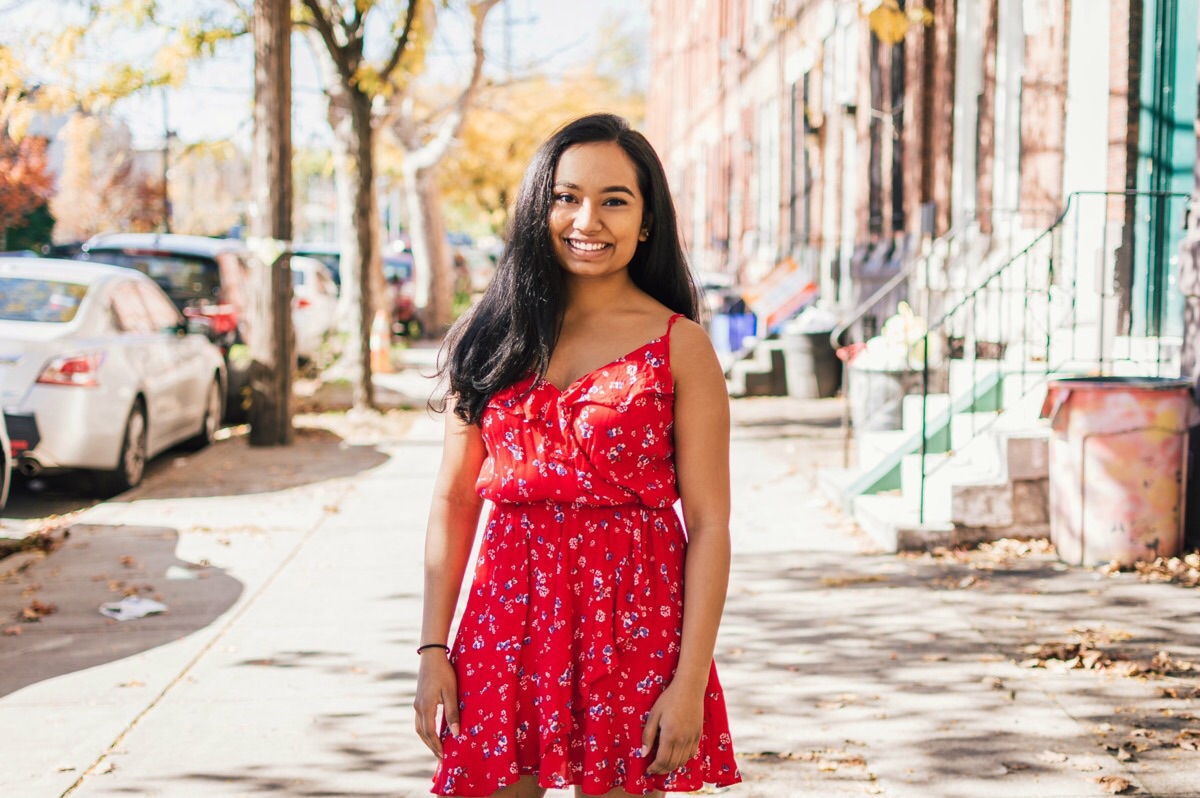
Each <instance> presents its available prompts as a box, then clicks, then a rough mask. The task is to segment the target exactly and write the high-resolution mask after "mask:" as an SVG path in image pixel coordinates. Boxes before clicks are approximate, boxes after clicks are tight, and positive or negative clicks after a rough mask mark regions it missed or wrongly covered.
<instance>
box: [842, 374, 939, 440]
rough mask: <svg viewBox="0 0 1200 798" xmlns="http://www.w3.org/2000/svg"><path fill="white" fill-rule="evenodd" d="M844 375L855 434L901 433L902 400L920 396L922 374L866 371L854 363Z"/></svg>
mask: <svg viewBox="0 0 1200 798" xmlns="http://www.w3.org/2000/svg"><path fill="white" fill-rule="evenodd" d="M847 372H848V374H847V379H848V381H849V383H850V384H849V385H848V386H847V390H848V391H849V393H850V424H851V426H853V427H854V429H855V430H857V431H858V432H868V431H876V430H896V429H900V428H901V426H902V421H903V419H904V416H903V409H904V397H905V396H908V395H909V394H911V393H919V392H920V390H921V380H922V374H921V372H919V371H914V370H911V369H905V370H903V371H884V370H882V369H868V368H864V367H862V366H858V365H855V362H854V361H853V360H851V361H850V365H849V367H848V368H847Z"/></svg>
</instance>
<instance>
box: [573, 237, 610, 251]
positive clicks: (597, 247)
mask: <svg viewBox="0 0 1200 798" xmlns="http://www.w3.org/2000/svg"><path fill="white" fill-rule="evenodd" d="M563 240H564V241H566V242H567V246H568V247H570V248H571V249H572V250H574V251H575V252H580V253H583V254H592V253H595V252H601V251H603V250H606V249H608V248H609V247H611V246H612V244H605V243H603V242H601V241H579V240H577V239H574V238H566V239H563Z"/></svg>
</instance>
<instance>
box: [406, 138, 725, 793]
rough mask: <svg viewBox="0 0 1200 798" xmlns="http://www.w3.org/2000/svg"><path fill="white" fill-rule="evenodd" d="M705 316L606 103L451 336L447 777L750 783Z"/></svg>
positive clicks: (463, 784) (594, 786) (442, 619)
mask: <svg viewBox="0 0 1200 798" xmlns="http://www.w3.org/2000/svg"><path fill="white" fill-rule="evenodd" d="M697 317H698V299H697V294H696V289H695V287H694V283H693V281H692V278H691V275H690V273H689V271H688V267H687V263H686V260H685V259H684V255H683V251H682V248H681V246H680V242H679V233H678V229H677V225H676V219H675V210H674V207H673V206H672V203H671V197H670V193H669V190H668V188H667V182H666V177H665V175H664V173H663V168H662V165H661V163H660V162H659V160H658V158H657V156H656V155H655V153H654V150H653V149H652V148H651V147H650V144H649V143H648V142H647V141H646V139H645V138H644V137H643V136H642V135H641V134H640V133H637V132H635V131H633V130H631V129H630V128H629V125H628V123H627V122H625V121H624V120H623V119H621V118H619V117H615V116H611V115H607V114H597V115H592V116H587V117H584V118H582V119H578V120H576V121H574V122H572V123H570V124H568V125H566V126H565V127H563V128H561V129H560V130H559V131H558V132H557V133H555V134H554V135H553V136H552V137H551V138H550V139H549V140H548V141H547V142H546V143H545V144H543V145H542V147H541V149H539V150H538V152H537V154H536V155H535V156H534V158H533V161H532V163H531V164H530V166H529V168H528V169H527V171H526V173H525V177H524V180H523V182H522V185H521V189H520V192H519V194H518V197H517V201H516V206H515V208H514V210H513V216H512V228H511V230H510V236H509V246H508V248H507V249H506V250H505V253H504V256H503V257H502V259H501V260H500V263H499V264H498V266H497V269H496V275H495V279H494V280H493V282H492V284H491V285H490V286H489V288H488V289H487V291H486V292H485V293H484V296H483V298H482V299H481V300H480V302H479V303H478V304H477V305H476V306H475V307H474V308H473V309H472V310H471V311H470V312H469V313H468V314H467V315H466V316H465V317H463V318H462V319H461V320H460V321H459V322H458V323H457V324H456V325H455V326H454V328H453V329H452V330H451V331H450V334H449V336H448V337H447V340H446V344H445V347H446V349H445V358H444V361H443V367H442V373H443V376H446V377H448V379H449V394H448V395H449V400H448V401H449V404H450V409H451V412H449V413H447V415H446V435H445V447H444V449H443V454H442V464H441V469H440V471H439V474H438V479H437V485H436V488H435V490H434V495H433V501H432V508H431V511H430V518H429V526H428V531H427V536H426V543H425V608H424V616H423V619H422V631H421V641H420V642H421V646H420V648H419V649H418V652H419V656H420V668H419V672H418V677H417V696H416V700H415V701H414V707H415V709H416V728H417V732H418V734H419V735H420V736H421V738H422V740H424V741H425V743H426V744H427V745H428V746H429V747H430V749H431V750H432V751H433V752H434V753H435V754H437V755H438V757H439V763H438V767H437V771H436V773H435V775H434V786H433V792H434V793H436V794H438V795H462V796H517V797H519V798H528V797H529V796H541V795H543V794H544V793H545V790H546V789H547V788H566V787H568V786H570V785H575V790H576V794H577V795H605V796H626V795H656V796H657V795H662V794H663V793H664V792H668V791H670V792H688V791H693V790H697V789H700V788H701V787H702V786H703V784H704V783H705V782H709V783H715V784H718V785H728V784H733V783H735V782H737V781H740V776H739V774H738V770H737V766H736V764H735V762H734V757H733V750H732V744H731V741H730V737H729V729H728V722H727V718H726V713H725V702H724V696H723V693H722V691H721V686H720V683H719V682H718V680H717V673H716V669H715V666H714V665H713V660H712V655H713V648H714V646H715V643H716V636H717V627H718V624H719V622H720V617H721V613H722V610H723V607H724V602H725V591H726V585H727V582H728V576H729V557H730V553H729V403H728V398H727V393H726V388H725V381H724V376H723V374H722V372H721V367H720V365H719V364H718V361H717V358H716V354H715V352H714V350H713V347H712V345H711V343H710V342H709V340H708V337H707V336H706V335H705V333H704V331H703V329H702V328H701V327H700V326H699V325H698V324H697V323H696V320H697ZM485 499H486V500H489V501H491V502H492V504H493V507H492V510H491V514H490V516H489V517H488V520H487V524H486V527H485V530H486V531H485V533H484V539H483V541H482V544H481V548H480V551H479V556H478V560H477V562H476V566H475V575H474V581H473V582H472V584H471V589H470V595H469V598H468V600H467V606H466V609H465V612H464V614H463V616H462V619H461V621H460V622H459V628H458V633H457V636H456V638H455V639H454V641H453V643H452V644H449V632H450V625H451V621H452V619H453V616H454V610H455V604H456V601H457V598H458V594H459V588H460V585H461V582H462V578H463V575H464V572H465V569H466V566H467V561H468V560H469V558H470V552H471V548H472V544H473V541H474V537H475V530H476V527H477V526H478V520H479V515H480V512H481V509H482V504H483V501H484V500H485ZM677 500H681V506H682V515H683V521H684V522H686V535H685V532H684V525H683V523H681V519H680V517H679V515H677V514H676V511H675V509H674V506H675V503H676V501H677ZM685 608H686V612H685V611H684V609H685ZM448 644H449V645H448ZM439 704H441V705H442V706H443V715H444V717H443V719H442V723H441V725H440V726H439V725H438V724H437V717H436V715H437V706H438V705H439Z"/></svg>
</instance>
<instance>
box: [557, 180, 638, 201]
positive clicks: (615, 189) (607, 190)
mask: <svg viewBox="0 0 1200 798" xmlns="http://www.w3.org/2000/svg"><path fill="white" fill-rule="evenodd" d="M554 187H555V188H559V187H561V188H570V189H574V190H575V191H580V190H581V189H580V188H579V186H577V185H575V184H574V183H568V182H566V181H564V180H560V181H558V182H557V183H555V184H554ZM600 193H601V194H628V195H629V196H631V197H632V196H634V193H633V190H632V189H629V188H627V187H626V186H606V187H604V188H602V189H600Z"/></svg>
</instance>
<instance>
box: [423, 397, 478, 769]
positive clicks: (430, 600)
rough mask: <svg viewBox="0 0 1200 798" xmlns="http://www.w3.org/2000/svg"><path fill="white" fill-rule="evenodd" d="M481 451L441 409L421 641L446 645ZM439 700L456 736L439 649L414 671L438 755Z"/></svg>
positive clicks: (467, 545) (428, 740) (452, 692)
mask: <svg viewBox="0 0 1200 798" xmlns="http://www.w3.org/2000/svg"><path fill="white" fill-rule="evenodd" d="M485 457H486V451H485V449H484V445H483V437H482V435H481V434H480V430H479V427H476V426H473V425H468V424H464V423H463V422H462V421H460V420H459V419H458V418H457V417H456V416H455V415H454V413H452V412H450V410H447V412H446V434H445V440H444V443H443V447H442V464H441V467H440V469H439V470H438V477H437V483H436V484H435V486H434V490H433V500H432V503H431V505H430V508H429V524H428V526H427V527H426V530H425V601H424V608H423V611H422V614H421V639H420V642H421V644H425V643H447V642H448V641H449V635H450V624H451V622H452V621H453V620H454V607H455V604H456V603H457V601H458V593H459V589H460V588H461V587H462V580H463V575H464V574H465V573H466V569H467V561H468V560H469V559H470V557H471V546H472V545H473V544H474V542H475V530H476V528H477V527H478V525H479V512H480V508H481V507H482V506H483V499H481V498H480V497H479V495H478V494H477V493H476V492H475V481H476V480H477V479H478V478H479V469H480V467H481V466H482V465H483V461H484V458H485ZM438 704H442V706H443V710H442V711H443V712H444V713H445V717H446V722H447V723H448V724H449V726H450V731H451V732H452V733H454V734H455V735H457V734H458V689H457V682H456V679H455V678H454V670H453V668H451V667H450V663H449V661H448V660H447V659H446V652H445V651H443V650H441V649H437V648H434V649H427V650H426V651H425V652H424V653H422V654H421V665H420V669H419V670H418V672H417V696H416V699H415V700H414V701H413V707H414V708H415V709H416V720H415V724H416V729H417V734H418V735H419V736H420V737H421V739H422V740H424V742H425V744H426V745H427V746H429V748H430V750H432V751H433V752H434V753H435V754H437V755H438V756H441V753H442V750H441V749H442V746H441V740H440V739H439V737H438V728H437V722H436V721H437V705H438Z"/></svg>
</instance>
